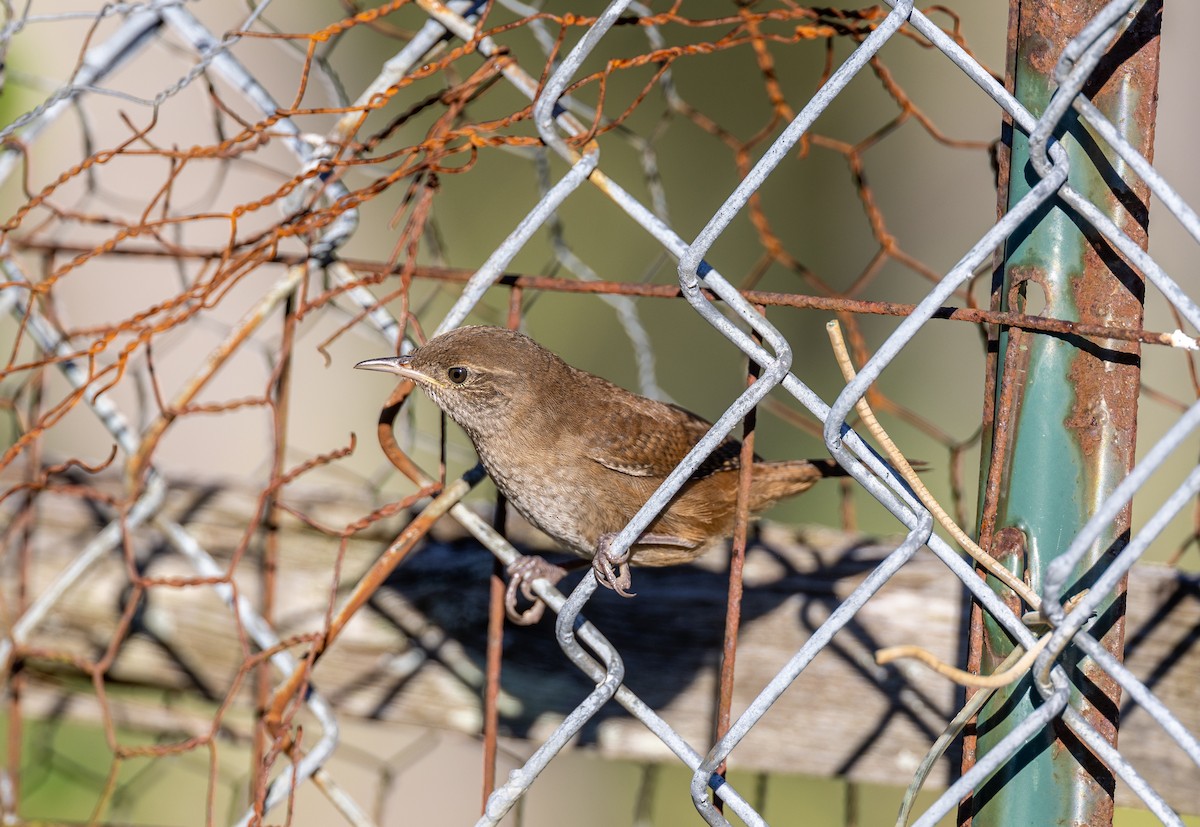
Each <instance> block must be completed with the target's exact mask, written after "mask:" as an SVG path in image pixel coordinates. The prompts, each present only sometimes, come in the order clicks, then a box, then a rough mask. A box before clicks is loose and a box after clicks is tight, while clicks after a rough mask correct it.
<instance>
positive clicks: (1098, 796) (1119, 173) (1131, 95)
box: [959, 0, 1162, 827]
mask: <svg viewBox="0 0 1200 827" xmlns="http://www.w3.org/2000/svg"><path fill="white" fill-rule="evenodd" d="M1105 5H1106V3H1105V2H1102V0H1012V4H1011V11H1010V21H1009V59H1008V67H1007V78H1006V80H1007V82H1008V84H1009V88H1010V89H1012V90H1014V91H1015V94H1016V96H1017V97H1018V99H1019V100H1020V101H1021V102H1022V103H1023V104H1024V106H1026V107H1027V108H1028V109H1029V110H1030V111H1031V112H1033V113H1034V114H1040V113H1041V112H1042V111H1043V110H1044V109H1045V107H1046V104H1047V103H1048V102H1049V100H1050V97H1051V94H1052V93H1053V91H1054V88H1055V83H1054V80H1053V73H1054V68H1055V64H1056V62H1057V61H1058V57H1059V55H1060V54H1061V53H1062V50H1063V47H1064V46H1065V45H1066V44H1067V43H1068V42H1069V41H1070V40H1071V38H1073V37H1074V36H1075V35H1076V34H1078V33H1079V31H1080V29H1081V28H1082V27H1083V25H1084V24H1085V23H1087V22H1088V21H1089V20H1090V19H1091V18H1092V17H1093V15H1094V14H1095V13H1096V12H1098V11H1099V10H1100V9H1101V8H1102V7H1104V6H1105ZM1161 8H1162V7H1161V0H1151V1H1150V2H1147V3H1145V4H1142V5H1140V6H1135V7H1134V11H1133V15H1134V19H1133V22H1132V23H1131V25H1130V26H1129V28H1128V30H1127V31H1126V33H1125V34H1124V35H1122V37H1121V38H1120V39H1119V40H1118V41H1117V42H1116V44H1115V45H1114V46H1113V47H1111V48H1110V50H1109V53H1108V54H1107V55H1106V57H1105V59H1104V60H1103V61H1102V62H1101V64H1100V66H1099V67H1098V69H1097V71H1096V73H1095V74H1096V76H1095V77H1094V79H1093V80H1092V81H1091V82H1090V83H1089V85H1088V86H1087V87H1085V90H1084V91H1085V94H1087V95H1088V96H1089V97H1090V98H1091V99H1092V102H1093V103H1094V104H1095V105H1096V106H1097V107H1099V109H1100V110H1101V111H1103V112H1104V113H1105V115H1106V116H1107V117H1108V118H1109V119H1110V120H1111V121H1112V122H1113V123H1115V124H1117V125H1118V126H1119V128H1120V129H1122V130H1123V132H1124V135H1125V137H1126V139H1127V140H1128V141H1129V142H1130V143H1131V144H1132V145H1133V146H1134V147H1137V148H1138V149H1139V150H1140V151H1141V152H1142V153H1143V154H1144V155H1147V156H1150V154H1151V152H1152V149H1153V138H1154V116H1155V102H1156V96H1157V84H1158V45H1159V38H1158V34H1159V29H1160V24H1161ZM1005 127H1006V136H1005V137H1006V140H1005V141H1004V144H1005V147H1006V150H1007V151H1005V152H1002V157H1001V210H1002V211H1003V210H1004V209H1005V208H1006V207H1007V206H1008V205H1011V204H1015V203H1016V202H1017V201H1018V200H1020V199H1021V198H1022V197H1024V195H1025V194H1026V193H1027V192H1028V191H1029V190H1030V188H1031V186H1032V184H1033V182H1036V180H1037V176H1036V174H1035V173H1034V172H1033V170H1032V168H1031V166H1030V163H1029V144H1028V140H1027V136H1026V135H1024V134H1022V133H1020V131H1019V130H1016V129H1013V128H1012V125H1011V124H1006V125H1005ZM1056 134H1057V135H1058V136H1059V137H1060V138H1061V139H1062V141H1063V143H1064V145H1065V147H1066V148H1067V150H1068V153H1069V156H1070V164H1071V167H1070V169H1071V171H1070V183H1071V185H1072V186H1073V187H1074V188H1075V189H1077V190H1079V191H1080V192H1081V193H1083V194H1084V195H1085V196H1086V197H1087V198H1088V199H1090V200H1091V201H1092V203H1094V204H1096V205H1098V206H1099V207H1100V208H1101V209H1102V210H1103V211H1104V212H1106V213H1107V214H1108V215H1109V216H1110V217H1111V218H1112V219H1113V220H1114V221H1115V222H1116V223H1117V224H1118V225H1119V226H1121V227H1122V228H1123V229H1124V231H1125V232H1126V233H1127V234H1129V235H1130V236H1131V237H1132V238H1133V239H1134V240H1136V241H1137V242H1138V243H1140V244H1142V245H1143V246H1145V244H1146V238H1147V226H1148V203H1149V201H1148V196H1149V194H1148V192H1147V190H1146V188H1145V187H1144V186H1143V185H1142V184H1141V182H1140V181H1136V180H1131V179H1132V178H1133V176H1132V175H1131V174H1129V173H1128V172H1127V170H1126V169H1125V167H1124V165H1123V164H1122V162H1121V161H1120V159H1119V158H1117V156H1116V155H1115V153H1113V152H1112V150H1111V149H1110V148H1109V147H1108V146H1106V145H1105V144H1104V142H1103V141H1100V140H1098V139H1095V138H1094V137H1093V136H1092V134H1091V133H1090V132H1089V130H1088V129H1087V128H1086V127H1085V126H1083V125H1082V124H1081V123H1080V122H1079V121H1078V120H1075V119H1073V118H1072V119H1069V121H1068V123H1067V124H1066V125H1065V126H1064V127H1063V128H1062V129H1060V130H1059V131H1058V133H1056ZM1143 293H1144V284H1143V281H1142V278H1141V276H1140V274H1138V273H1136V272H1134V271H1133V270H1132V269H1131V268H1129V267H1128V266H1127V265H1126V264H1125V263H1124V262H1123V261H1122V260H1121V259H1120V257H1119V256H1118V255H1117V254H1116V253H1115V252H1114V251H1113V250H1112V249H1111V248H1110V247H1109V246H1108V244H1107V243H1106V242H1105V241H1104V240H1103V238H1102V237H1101V236H1100V234H1099V233H1098V232H1096V231H1095V230H1094V229H1092V228H1091V227H1089V226H1088V225H1087V223H1086V222H1084V221H1083V220H1082V219H1080V218H1079V217H1078V216H1077V215H1075V214H1074V213H1073V212H1072V211H1071V210H1069V209H1068V208H1066V207H1065V206H1064V205H1063V204H1061V203H1054V204H1051V205H1049V206H1048V207H1047V208H1046V209H1044V210H1043V211H1042V212H1041V213H1039V214H1038V215H1037V216H1036V217H1035V219H1033V220H1031V221H1030V222H1028V224H1027V226H1025V227H1023V228H1022V229H1021V231H1020V232H1018V233H1017V234H1015V235H1014V236H1013V237H1012V238H1011V239H1010V240H1009V242H1008V245H1007V248H1006V249H1005V251H1004V260H1003V262H1002V265H1001V268H1000V270H999V271H998V273H997V278H996V279H995V280H994V289H993V306H994V307H999V308H1002V309H1006V310H1007V309H1012V310H1021V311H1025V312H1033V313H1039V314H1041V315H1044V316H1048V317H1053V318H1056V319H1064V320H1069V321H1080V322H1088V323H1094V324H1108V325H1118V326H1123V327H1130V328H1141V326H1142V299H1143ZM1043 302H1044V309H1041V308H1042V307H1043ZM992 343H993V345H994V347H993V351H992V353H991V355H990V366H989V367H990V378H989V389H988V394H987V400H986V403H985V407H986V410H985V434H987V437H988V443H987V444H986V445H985V449H984V456H983V477H984V479H985V483H984V491H983V496H982V500H981V503H982V504H981V509H980V514H981V519H980V544H981V545H982V546H983V547H984V548H985V549H988V550H989V552H990V553H992V554H993V555H995V556H996V557H997V558H998V559H1000V560H1001V561H1002V562H1003V563H1004V564H1005V565H1007V566H1009V567H1010V568H1011V569H1012V570H1013V571H1014V572H1015V573H1017V574H1019V575H1021V576H1022V577H1024V579H1025V580H1026V582H1028V583H1030V584H1031V585H1032V586H1033V588H1034V590H1035V591H1038V590H1040V589H1039V587H1040V584H1041V582H1042V578H1043V576H1044V573H1045V571H1046V568H1047V566H1049V564H1050V562H1051V561H1053V560H1054V559H1055V557H1057V556H1058V555H1059V554H1061V553H1062V552H1064V551H1065V550H1066V549H1067V546H1068V544H1069V543H1070V541H1071V539H1072V538H1073V537H1074V536H1075V535H1076V534H1077V533H1078V531H1079V529H1080V528H1081V527H1082V526H1083V524H1084V522H1085V521H1086V520H1087V519H1088V517H1089V516H1090V515H1091V514H1092V512H1093V510H1094V509H1095V507H1096V505H1097V504H1098V503H1099V502H1100V501H1101V500H1102V499H1103V498H1104V497H1105V496H1106V495H1107V494H1108V493H1109V492H1110V491H1111V490H1112V488H1113V487H1114V486H1115V485H1116V484H1117V482H1119V481H1120V479H1121V478H1122V477H1123V476H1124V475H1125V474H1126V473H1127V472H1128V470H1129V468H1131V467H1132V465H1133V458H1134V447H1135V435H1136V431H1137V429H1136V425H1137V398H1138V387H1139V370H1140V355H1139V348H1138V346H1137V345H1136V344H1129V343H1121V342H1118V341H1115V340H1107V341H1097V340H1087V339H1083V338H1081V337H1075V336H1069V335H1068V336H1058V335H1046V334H1036V333H1030V332H1027V331H1017V330H1001V331H999V332H998V334H997V335H996V336H994V337H993V339H992ZM1129 518H1130V510H1129V509H1128V508H1127V509H1126V510H1125V511H1124V512H1123V514H1122V516H1121V518H1120V519H1119V520H1118V521H1117V522H1116V523H1115V524H1114V525H1112V526H1111V530H1110V532H1109V533H1108V534H1107V535H1106V536H1105V537H1104V538H1102V540H1101V541H1100V542H1099V543H1098V544H1097V545H1096V547H1095V548H1094V549H1093V551H1092V554H1091V555H1090V556H1089V559H1088V560H1086V561H1085V562H1084V564H1083V567H1082V569H1081V570H1080V571H1079V572H1077V573H1076V574H1077V577H1082V576H1083V575H1084V574H1085V572H1086V570H1087V569H1088V568H1090V567H1091V566H1092V565H1093V564H1094V563H1095V562H1096V561H1097V560H1099V559H1100V558H1102V557H1103V556H1105V555H1112V554H1114V553H1115V552H1116V551H1117V550H1119V548H1120V547H1121V545H1122V544H1123V543H1124V542H1126V539H1127V536H1128V530H1129ZM993 585H994V586H995V588H997V590H998V591H999V592H1001V593H1002V595H1003V596H1004V597H1005V598H1006V599H1007V600H1008V602H1009V603H1010V605H1011V606H1012V607H1013V609H1014V610H1016V611H1022V610H1023V609H1024V608H1025V607H1023V606H1021V604H1020V602H1019V600H1017V598H1016V596H1015V595H1013V594H1012V593H1011V592H1008V590H1007V589H1006V588H1004V587H1003V586H1001V585H1000V584H998V583H993ZM1083 588H1086V583H1082V582H1081V583H1078V584H1077V585H1076V587H1075V591H1078V590H1081V589H1083ZM1123 592H1124V587H1122V589H1121V593H1120V594H1114V595H1111V596H1110V598H1109V600H1108V602H1107V603H1106V604H1105V605H1104V606H1103V607H1102V609H1101V613H1100V616H1099V618H1098V620H1097V623H1096V625H1095V627H1094V628H1093V633H1094V634H1095V635H1097V636H1101V639H1102V641H1103V643H1104V645H1105V646H1106V647H1107V648H1108V649H1109V651H1111V652H1113V653H1114V654H1116V655H1117V656H1118V657H1119V656H1120V653H1121V650H1122V644H1123V634H1124V599H1123ZM1068 596H1070V595H1068ZM1011 650H1012V643H1011V641H1010V640H1009V638H1008V637H1007V635H1006V634H1005V633H1004V632H1003V631H1001V630H1000V628H999V627H998V626H997V625H996V624H994V623H992V622H991V621H990V620H989V619H987V618H984V617H982V616H981V614H980V612H979V611H978V609H976V613H975V618H974V621H973V624H972V640H971V660H972V665H973V666H975V667H976V668H978V669H979V670H980V671H982V672H984V673H986V672H990V671H991V670H992V669H993V668H994V667H995V665H996V664H997V663H999V661H1000V660H1002V659H1003V658H1004V657H1006V656H1007V655H1008V654H1009V652H1011ZM1065 660H1066V663H1064V666H1065V667H1066V668H1067V670H1068V674H1069V675H1070V678H1071V681H1072V684H1073V694H1074V697H1073V699H1072V703H1073V704H1074V705H1075V706H1076V707H1077V708H1079V709H1081V710H1082V711H1083V713H1084V714H1085V716H1086V717H1087V719H1088V721H1089V722H1090V723H1091V724H1092V726H1094V727H1096V729H1097V730H1098V731H1099V732H1101V733H1103V734H1104V735H1106V736H1107V737H1108V738H1109V740H1110V741H1111V742H1113V743H1115V742H1116V734H1117V710H1118V705H1119V702H1120V688H1119V687H1118V686H1116V685H1115V684H1113V682H1112V681H1111V680H1108V679H1107V676H1106V675H1105V674H1104V673H1103V672H1102V671H1101V670H1099V669H1097V668H1096V667H1095V666H1094V664H1093V663H1092V662H1091V661H1090V660H1089V659H1086V658H1083V657H1082V656H1078V655H1076V654H1073V653H1072V650H1068V653H1067V655H1066V657H1065ZM1039 702H1040V695H1038V693H1037V691H1036V689H1034V688H1033V686H1032V685H1031V682H1030V679H1028V678H1027V679H1025V680H1023V681H1021V682H1019V683H1018V684H1016V685H1014V686H1012V687H1010V688H1008V689H1007V690H1001V691H1000V692H997V694H996V695H995V696H994V697H993V698H992V699H991V700H990V701H989V703H988V704H987V705H986V706H985V707H984V709H983V711H981V712H980V714H979V716H978V719H977V723H976V725H975V729H974V731H973V733H971V734H970V736H969V737H968V740H967V743H966V745H965V749H964V766H965V767H969V766H971V765H972V764H973V763H974V761H975V758H976V757H977V756H982V755H983V754H985V753H986V752H987V751H988V750H989V749H990V748H991V747H992V746H993V745H994V744H996V743H997V742H998V741H999V740H1000V739H1001V738H1003V737H1004V736H1005V735H1007V734H1008V733H1009V732H1010V731H1011V730H1012V729H1013V727H1015V726H1016V725H1017V724H1019V723H1020V722H1021V721H1022V720H1023V719H1024V718H1025V716H1026V715H1028V714H1029V713H1030V712H1031V711H1032V710H1033V709H1034V707H1035V706H1036V705H1037V704H1038V703H1039ZM1113 789H1114V779H1113V776H1112V774H1111V773H1110V772H1109V771H1108V769H1107V768H1105V767H1104V766H1103V764H1101V762H1100V761H1098V760H1097V759H1096V758H1095V756H1093V755H1092V754H1091V752H1090V751H1089V750H1088V749H1087V748H1086V747H1084V746H1083V745H1082V744H1081V743H1080V742H1079V741H1078V740H1077V739H1075V738H1074V737H1073V736H1072V734H1071V733H1070V731H1069V730H1068V729H1067V728H1066V727H1065V726H1063V725H1058V726H1054V727H1047V729H1046V730H1044V731H1043V732H1042V733H1041V734H1040V735H1039V736H1037V737H1036V738H1034V739H1033V740H1032V741H1030V742H1029V743H1028V744H1027V745H1026V746H1025V748H1024V749H1023V750H1021V751H1020V752H1019V753H1018V754H1017V755H1016V756H1015V757H1014V758H1013V759H1012V760H1010V761H1008V762H1007V763H1006V764H1005V766H1004V767H1003V768H1002V769H1001V770H1000V771H998V772H997V773H996V774H995V775H993V777H992V778H991V779H989V780H988V781H987V782H986V783H985V784H984V785H982V786H981V787H980V788H977V789H976V790H975V791H974V794H973V796H972V797H971V798H970V799H968V800H967V801H966V802H964V804H963V806H962V807H961V809H960V812H959V821H960V823H963V824H967V823H970V824H972V825H973V827H1017V826H1018V825H1019V826H1020V827H1025V825H1032V824H1037V825H1055V824H1063V825H1067V824H1069V825H1084V824H1086V825H1108V824H1111V823H1112V814H1113Z"/></svg>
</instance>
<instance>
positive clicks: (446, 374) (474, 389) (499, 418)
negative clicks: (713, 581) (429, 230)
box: [356, 327, 840, 594]
mask: <svg viewBox="0 0 1200 827" xmlns="http://www.w3.org/2000/svg"><path fill="white" fill-rule="evenodd" d="M356 367H360V368H366V369H370V370H384V371H388V372H391V373H396V374H399V375H400V376H404V377H406V378H409V379H412V380H414V381H415V382H417V384H419V385H420V386H421V387H422V389H424V391H425V392H426V393H427V394H428V395H429V396H430V398H431V399H433V401H434V402H435V403H436V404H437V405H438V407H440V408H441V409H442V410H443V411H445V412H446V414H447V415H448V416H449V417H450V418H451V419H453V420H454V421H455V422H456V423H458V425H459V426H461V427H462V429H463V430H464V431H466V433H467V436H469V437H470V438H471V442H472V443H473V444H474V445H475V450H476V451H477V452H478V453H479V459H480V460H481V461H482V462H483V465H484V467H485V468H486V469H487V471H488V473H489V474H490V475H491V477H492V479H493V480H494V481H495V483H496V487H497V488H498V489H500V491H501V492H502V493H503V494H504V496H505V497H506V498H507V499H508V501H509V502H510V503H512V504H513V506H514V507H515V508H516V509H517V510H518V511H519V512H521V514H522V515H524V517H525V518H526V519H527V520H529V522H531V523H532V524H533V525H535V526H537V527H538V528H539V529H541V530H542V531H544V532H545V533H546V534H548V535H549V536H550V537H552V538H554V539H555V540H557V541H558V542H560V543H562V544H563V545H564V546H566V547H567V548H569V549H570V550H571V551H573V552H574V553H576V554H578V555H580V556H581V557H585V558H588V559H593V558H594V565H595V567H596V572H597V577H598V578H599V580H600V581H601V582H602V583H603V584H604V585H606V586H608V587H610V588H615V589H616V590H617V591H618V592H620V593H622V594H625V593H626V588H627V587H628V584H629V571H628V566H627V565H625V563H626V562H632V563H633V564H635V565H641V566H668V565H673V564H676V563H683V562H686V561H688V560H691V559H693V558H695V557H696V556H697V555H699V554H701V553H703V552H704V551H705V550H707V549H708V548H710V547H711V546H713V545H714V544H715V543H717V542H718V541H720V540H721V539H723V538H725V537H728V536H729V535H730V534H731V533H732V532H733V519H734V505H735V499H736V491H737V478H738V468H739V465H740V462H739V453H740V447H741V446H740V444H739V443H738V442H737V440H734V439H728V438H727V439H726V440H725V441H724V442H722V443H721V444H720V445H719V446H718V447H717V449H716V450H715V451H713V453H712V454H711V455H710V456H709V457H708V459H707V460H705V462H704V463H703V464H702V465H701V466H700V467H699V468H698V469H697V470H696V472H695V473H694V474H693V475H692V477H691V479H689V480H688V482H686V483H685V484H684V486H683V488H681V489H680V491H679V493H678V494H677V495H676V496H675V498H674V499H673V500H672V501H671V502H670V504H669V505H668V506H667V507H666V509H664V511H663V512H662V513H660V514H659V516H658V517H657V518H656V519H655V520H654V522H652V523H651V524H650V526H649V528H648V529H647V530H646V532H645V533H644V534H643V535H642V537H641V538H640V539H639V542H638V543H636V544H635V545H634V546H633V548H632V549H631V554H630V556H629V557H628V558H627V559H626V558H620V559H612V558H611V557H610V556H609V555H608V554H607V553H606V552H607V546H608V544H609V543H611V541H612V539H613V537H614V536H615V535H616V533H617V532H619V531H620V530H621V529H622V528H623V527H624V526H625V524H626V523H628V522H629V520H630V519H632V517H633V516H634V514H635V513H637V511H638V509H639V508H641V506H642V505H643V504H644V503H645V502H646V500H647V499H649V498H650V495H651V494H652V493H654V490H655V489H656V488H658V486H659V484H660V483H661V482H662V481H663V480H664V479H665V478H666V476H667V475H668V474H669V473H670V472H671V470H672V469H674V468H675V466H676V465H677V464H678V463H679V461H680V460H682V459H683V457H684V455H685V454H686V453H687V452H688V451H689V450H690V449H691V448H692V446H693V445H695V444H696V443H697V442H698V441H699V440H700V438H701V437H702V436H704V434H705V433H706V432H707V431H708V429H709V427H710V425H709V423H708V422H707V421H705V420H704V419H701V418H700V417H698V416H696V415H695V414H693V413H691V412H689V411H686V410H684V409H683V408H680V407H678V406H676V405H669V404H666V403H663V402H657V401H655V400H653V399H647V398H646V397H644V396H638V395H637V394H634V393H631V392H630V391H627V390H625V389H624V388H620V387H618V386H616V385H614V384H613V383H611V382H609V381H607V380H606V379H601V378H600V377H599V376H594V375H593V374H590V373H587V372H585V371H582V370H578V369H576V368H573V367H571V366H570V365H568V364H567V363H566V362H564V361H563V360H562V359H560V358H558V357H557V356H555V355H554V354H553V353H551V352H550V351H548V350H546V349H545V348H543V347H542V346H541V345H539V344H538V343H537V342H535V341H533V340H532V339H530V338H529V337H528V336H525V335H524V334H522V333H517V332H515V331H511V330H506V329H504V328H497V327H463V328H458V329H457V330H452V331H450V332H448V333H444V334H442V335H441V336H438V337H436V338H434V339H432V340H431V341H430V342H428V343H427V344H426V345H424V346H423V347H421V348H418V349H417V350H416V351H415V352H414V353H413V354H412V355H410V356H401V357H390V358H383V359H368V360H366V361H365V362H360V363H359V364H358V365H356ZM838 473H840V469H839V468H838V467H837V466H836V465H834V464H832V463H830V462H828V461H825V462H809V461H807V460H791V461H785V462H766V461H760V460H757V459H756V461H755V463H754V473H753V476H752V481H751V486H750V510H751V512H758V511H762V510H763V509H765V508H767V507H768V506H770V505H772V504H774V503H775V502H776V501H777V500H779V499H782V498H784V497H790V496H793V495H796V494H800V493H802V492H804V491H807V490H808V489H809V488H811V487H812V485H813V483H815V482H816V481H817V480H819V479H821V478H822V477H825V476H830V475H834V474H838ZM597 551H599V552H600V554H599V555H597Z"/></svg>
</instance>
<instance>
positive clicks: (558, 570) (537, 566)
mask: <svg viewBox="0 0 1200 827" xmlns="http://www.w3.org/2000/svg"><path fill="white" fill-rule="evenodd" d="M504 570H505V571H506V572H507V573H508V588H507V589H506V590H505V592H504V613H505V614H507V615H508V619H509V620H511V621H512V622H513V623H515V624H517V625H518V626H532V625H533V624H534V623H537V622H538V621H539V620H541V619H542V614H543V613H544V612H545V611H546V604H545V603H543V602H542V599H541V598H540V597H538V596H537V595H536V594H534V593H533V581H534V580H538V579H545V580H547V581H549V583H550V585H552V586H554V585H557V584H558V581H559V580H562V579H563V577H565V576H566V574H567V570H566V569H565V568H563V567H562V566H556V565H554V564H553V563H551V562H550V561H549V560H547V559H545V558H544V557H538V556H536V555H522V556H520V557H518V558H517V559H516V560H513V561H512V562H511V563H509V564H508V566H507V567H506V568H505V569H504ZM518 592H519V593H520V594H521V595H523V596H524V597H525V599H526V600H529V601H530V602H531V603H532V605H531V606H530V607H529V608H528V609H526V610H525V611H523V612H522V611H518V610H517V593H518Z"/></svg>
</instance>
